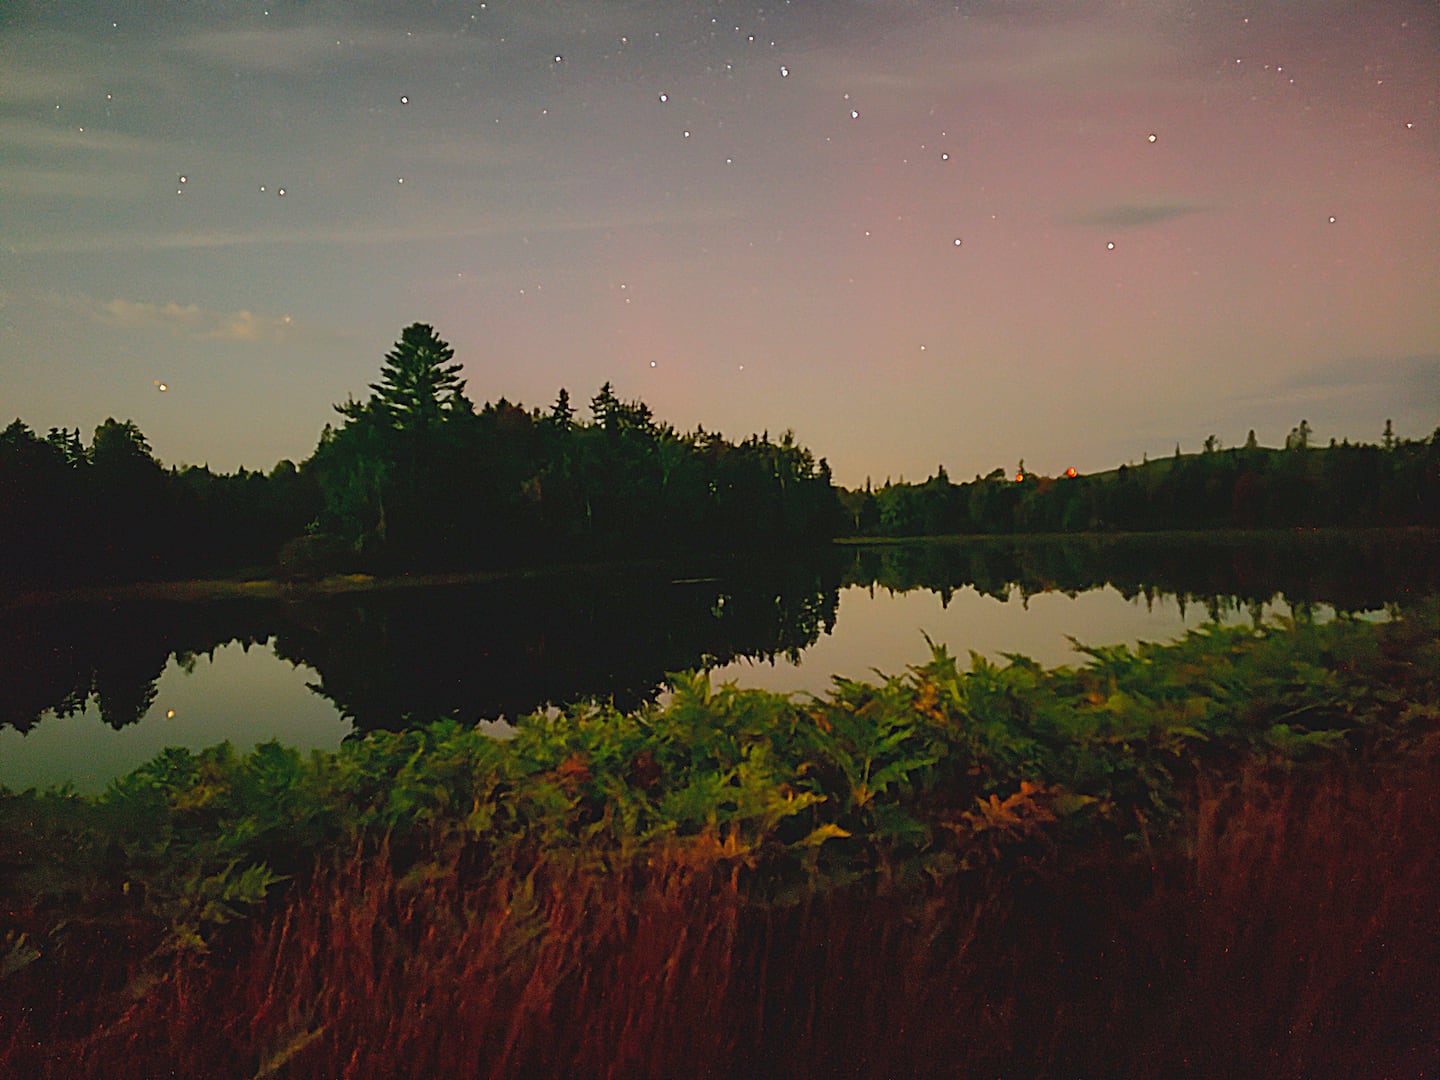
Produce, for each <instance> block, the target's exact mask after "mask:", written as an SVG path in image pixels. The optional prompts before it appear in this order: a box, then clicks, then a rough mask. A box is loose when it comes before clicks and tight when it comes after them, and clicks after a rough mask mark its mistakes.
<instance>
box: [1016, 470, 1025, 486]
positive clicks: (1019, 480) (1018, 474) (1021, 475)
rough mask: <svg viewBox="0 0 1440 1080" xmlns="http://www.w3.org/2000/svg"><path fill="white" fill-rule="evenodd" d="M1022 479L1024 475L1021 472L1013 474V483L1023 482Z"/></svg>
mask: <svg viewBox="0 0 1440 1080" xmlns="http://www.w3.org/2000/svg"><path fill="white" fill-rule="evenodd" d="M1024 479H1025V474H1024V473H1023V472H1017V473H1016V474H1015V483H1017V484H1018V483H1020V482H1021V481H1023V480H1024Z"/></svg>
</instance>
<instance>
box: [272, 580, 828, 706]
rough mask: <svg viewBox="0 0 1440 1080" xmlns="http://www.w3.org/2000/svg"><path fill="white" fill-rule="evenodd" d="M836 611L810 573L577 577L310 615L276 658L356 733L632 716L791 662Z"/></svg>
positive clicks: (375, 598) (435, 593)
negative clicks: (707, 678)
mask: <svg viewBox="0 0 1440 1080" xmlns="http://www.w3.org/2000/svg"><path fill="white" fill-rule="evenodd" d="M838 600H839V583H838V575H837V574H836V573H835V572H834V571H827V570H826V569H825V568H824V567H822V566H821V565H819V564H814V563H811V564H805V563H787V564H775V563H763V564H752V565H748V566H746V567H744V568H743V569H737V568H734V567H731V568H728V569H721V570H719V571H712V572H709V573H705V574H701V575H698V576H687V577H684V578H676V577H674V576H673V575H671V574H655V573H635V572H625V571H608V572H594V571H591V572H587V573H578V572H577V573H574V574H564V575H546V576H544V577H542V578H538V579H534V580H525V581H508V582H500V583H492V584H488V585H484V586H471V587H463V588H457V587H444V588H426V589H405V590H397V591H394V592H387V593H368V594H363V595H359V594H357V595H352V596H350V597H345V598H340V599H337V600H336V601H334V602H331V603H326V604H323V605H315V606H309V607H306V608H305V609H303V612H302V613H301V614H302V615H303V619H297V620H295V621H294V622H292V624H291V625H289V626H287V628H286V629H285V630H284V631H283V632H281V633H280V634H279V635H278V637H277V640H276V652H277V653H278V654H279V655H280V656H282V657H284V658H286V659H290V660H293V661H295V662H297V663H305V664H309V665H310V666H312V667H314V668H315V669H316V670H317V671H319V672H320V679H319V681H318V682H317V683H316V684H314V689H316V690H317V691H318V692H319V693H321V694H323V695H325V696H326V697H327V698H329V699H331V700H332V701H333V702H334V703H335V704H336V706H337V707H338V708H339V709H340V711H341V712H342V713H343V714H344V715H345V716H346V717H348V718H350V719H352V720H354V721H355V724H356V726H357V728H360V729H362V730H363V729H369V728H376V727H397V726H403V725H405V724H408V723H412V722H416V721H420V720H425V719H433V718H435V717H440V716H449V717H454V718H456V719H460V720H475V719H478V718H480V717H496V716H508V717H512V718H513V717H515V716H517V715H520V714H522V713H526V712H529V711H531V710H533V709H535V708H537V707H538V706H541V705H543V704H545V703H549V702H553V703H561V702H568V701H574V700H578V699H581V698H587V697H600V698H613V699H614V700H615V702H616V704H618V705H621V706H622V707H632V706H634V705H637V704H639V703H640V702H641V701H643V700H645V699H647V698H649V697H651V696H653V695H654V694H655V693H656V692H657V691H658V690H659V688H660V686H661V684H662V683H663V681H664V678H665V674H666V673H667V672H670V671H680V670H684V669H688V668H694V667H699V666H702V665H707V664H723V663H727V662H729V661H730V660H733V659H737V658H740V657H749V658H752V659H773V658H776V657H788V658H790V659H798V658H799V655H800V653H801V652H802V651H803V650H804V649H806V648H808V647H809V646H810V645H812V644H813V643H814V642H815V641H816V640H817V639H818V638H819V636H820V635H821V634H822V633H828V632H829V631H830V629H831V627H832V626H833V625H834V622H835V612H836V608H837V605H838Z"/></svg>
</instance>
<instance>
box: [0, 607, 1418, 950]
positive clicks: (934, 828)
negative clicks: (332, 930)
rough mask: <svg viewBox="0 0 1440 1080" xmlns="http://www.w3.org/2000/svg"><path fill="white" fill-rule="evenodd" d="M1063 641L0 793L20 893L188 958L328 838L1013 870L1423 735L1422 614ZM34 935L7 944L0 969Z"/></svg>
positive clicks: (420, 853) (826, 868) (228, 755)
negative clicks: (777, 687) (118, 902)
mask: <svg viewBox="0 0 1440 1080" xmlns="http://www.w3.org/2000/svg"><path fill="white" fill-rule="evenodd" d="M1081 652H1082V654H1083V655H1084V656H1085V657H1087V659H1088V662H1087V663H1086V664H1084V665H1083V666H1081V667H1077V668H1068V667H1065V668H1058V669H1054V670H1048V671H1047V670H1044V669H1042V668H1040V667H1039V666H1038V665H1036V664H1035V663H1033V662H1031V661H1029V660H1026V659H1025V658H1023V657H1011V658H1009V659H1008V660H1007V662H1005V663H1001V664H997V663H992V662H990V661H988V660H986V659H984V658H982V657H979V656H975V655H972V656H971V658H970V662H969V665H968V667H962V666H961V665H960V664H958V663H957V662H956V659H955V658H954V657H953V656H952V655H950V653H949V652H948V650H946V649H945V648H944V647H943V646H937V645H933V644H932V646H931V656H930V659H929V660H928V661H927V662H925V663H924V664H921V665H918V666H916V667H913V668H911V669H910V670H909V671H908V672H907V673H906V674H905V675H903V676H898V677H889V678H882V679H880V680H878V681H874V682H859V681H852V680H845V679H838V680H836V682H835V685H834V687H833V689H832V690H831V691H830V693H829V694H828V695H826V696H825V697H823V698H795V697H791V696H786V695H778V694H773V693H767V692H764V691H756V690H740V689H737V688H736V687H734V686H732V685H728V684H727V685H723V686H719V687H716V686H713V685H712V684H711V682H710V680H709V678H708V676H707V675H705V674H704V673H690V674H676V675H674V676H672V677H671V690H670V693H669V697H668V700H666V701H664V702H663V703H658V704H653V705H650V706H646V707H644V708H641V709H638V710H635V711H631V712H622V711H620V710H617V709H615V708H614V707H613V706H611V705H608V704H605V703H599V702H589V703H582V704H578V705H574V706H572V707H570V708H568V709H564V710H550V711H547V712H542V713H537V714H534V715H532V716H529V717H526V718H524V719H522V720H521V721H520V722H519V723H518V731H517V732H516V734H515V735H514V737H513V738H510V739H507V740H499V739H495V738H491V737H489V736H487V735H485V734H484V733H482V732H481V731H480V730H478V729H476V728H472V727H470V726H467V725H464V724H460V723H458V722H456V721H453V720H447V721H441V722H437V723H433V724H430V725H427V726H424V727H420V728H417V729H414V730H410V731H405V732H399V733H388V732H374V733H370V734H367V735H365V736H363V737H360V738H355V739H352V740H350V741H348V742H347V743H346V744H345V745H344V746H343V747H342V748H341V750H340V751H338V752H337V753H333V754H331V753H319V752H316V753H313V754H312V755H310V756H309V757H305V756H302V755H300V754H299V753H297V752H296V751H294V750H291V749H287V748H285V747H282V746H280V745H278V744H276V743H266V744H262V745H260V746H258V747H256V749H255V750H254V751H252V752H251V753H249V754H244V755H240V754H236V753H235V752H234V751H233V750H232V748H231V747H230V746H229V745H228V744H222V745H220V746H218V747H213V748H211V749H208V750H205V751H202V752H200V753H191V752H188V751H185V750H179V749H171V750H167V751H165V752H164V753H162V754H161V755H159V756H157V757H156V758H155V759H154V760H153V761H151V762H149V763H148V764H146V765H145V766H143V767H142V768H140V769H138V770H136V771H135V772H134V773H132V774H130V775H129V776H126V777H124V778H123V779H121V780H119V781H117V782H116V783H115V784H114V785H113V786H112V787H111V788H110V789H109V790H108V791H106V792H105V793H104V794H103V795H101V796H99V797H97V798H95V799H82V798H79V797H77V796H74V795H73V794H69V793H66V792H56V793H51V794H44V795H41V794H34V793H32V794H30V795H26V796H13V795H9V796H0V798H3V799H4V800H5V804H6V805H5V806H4V807H3V808H4V810H5V811H6V814H5V820H7V821H10V822H12V823H16V824H12V826H11V828H12V829H16V828H18V829H20V830H21V833H22V835H23V836H24V839H25V842H24V843H20V842H18V841H17V842H16V846H17V848H23V849H25V850H28V851H30V852H31V853H32V859H31V864H30V865H29V868H28V869H27V870H26V871H24V873H23V874H22V876H21V878H18V879H16V880H23V881H25V882H26V888H27V889H28V890H29V891H31V892H32V894H33V895H36V896H40V897H43V896H46V895H49V896H52V897H59V896H72V897H73V896H76V895H79V896H82V897H84V896H88V897H91V898H93V899H94V900H95V901H97V902H99V901H101V900H103V899H104V898H105V897H107V896H113V895H116V894H117V892H118V894H121V895H124V896H127V897H129V898H130V900H131V902H134V903H139V904H141V905H142V906H143V908H144V909H145V910H147V911H149V912H150V913H151V917H152V918H154V919H155V920H157V922H158V923H160V924H162V925H163V926H164V927H165V928H166V936H167V940H168V941H169V943H170V947H173V948H186V949H195V948H203V947H204V945H205V942H206V941H207V940H208V936H209V935H210V934H211V933H212V932H213V930H214V928H216V927H219V926H221V925H223V924H224V923H225V922H227V921H229V920H231V919H233V918H234V917H235V916H236V915H237V914H240V913H243V912H245V911H248V910H253V909H254V908H255V907H256V906H257V905H259V904H261V903H262V902H263V901H264V899H265V897H266V896H267V895H268V894H269V893H270V892H271V891H272V890H274V889H275V888H276V887H277V886H279V885H280V884H281V883H282V882H283V881H285V880H286V879H287V878H289V877H293V876H295V875H297V874H303V873H305V872H307V870H308V868H309V867H311V866H313V865H314V862H315V860H316V859H317V858H321V857H322V856H323V855H324V853H325V852H327V851H328V852H344V851H350V850H354V849H355V848H356V847H357V846H359V847H360V848H362V849H366V850H376V851H379V850H382V849H383V850H385V851H388V852H389V854H388V856H387V857H388V858H391V859H393V860H395V861H396V862H397V863H398V864H399V865H400V866H401V867H402V868H409V869H412V870H413V871H414V872H415V873H417V874H420V875H421V876H422V877H423V876H424V875H427V874H434V873H443V872H448V871H444V870H443V867H444V866H446V865H450V864H452V863H453V862H454V860H456V859H464V860H465V861H466V864H467V865H471V866H474V867H477V868H479V869H477V870H476V871H475V872H478V873H481V874H482V875H483V874H484V873H485V871H484V869H483V868H484V867H492V868H494V871H495V872H497V873H498V872H501V871H505V870H506V868H514V867H517V866H524V865H526V863H527V862H528V861H530V860H533V859H534V858H535V857H537V855H538V854H539V853H541V852H543V853H545V857H546V858H549V859H554V858H559V857H562V856H564V857H567V858H570V859H572V860H578V861H579V862H580V863H581V864H585V865H590V866H593V867H595V868H597V869H605V868H618V867H623V866H626V865H631V864H633V863H634V862H635V861H636V860H641V861H643V860H644V859H646V858H648V857H650V856H651V854H653V853H654V852H655V851H657V850H659V849H660V848H663V847H666V846H674V845H682V846H684V845H691V846H693V845H696V844H700V845H702V847H703V848H704V850H706V851H708V852H709V854H708V855H707V856H706V858H711V859H716V860H720V861H729V862H733V863H735V864H736V865H737V866H744V867H748V868H750V870H751V871H753V872H755V873H756V874H757V875H759V876H757V877H756V879H755V880H756V881H757V882H768V883H769V884H768V885H764V886H759V885H757V887H760V888H762V891H763V890H764V889H773V890H774V895H777V896H779V895H796V894H795V893H794V892H793V889H792V888H791V885H793V884H794V883H797V882H809V884H808V885H807V886H806V887H807V888H814V887H823V885H824V884H825V883H827V882H828V883H831V884H835V883H840V882H845V881H853V880H855V879H856V878H857V877H860V876H865V875H872V874H876V873H880V874H882V875H887V876H888V875H891V874H895V873H901V874H904V873H910V872H911V871H910V870H906V869H905V868H906V867H911V868H912V869H914V868H924V867H930V868H932V869H934V870H935V871H936V872H940V871H941V869H942V868H945V867H949V868H951V869H957V868H958V869H966V868H971V869H974V868H980V867H993V866H996V865H1007V866H1009V865H1024V864H1029V863H1030V862H1032V861H1034V860H1036V859H1042V860H1043V859H1045V858H1049V857H1051V854H1052V853H1053V852H1054V851H1056V850H1058V845H1060V843H1061V841H1065V842H1066V843H1070V844H1074V843H1079V842H1082V841H1083V842H1092V843H1093V842H1096V841H1099V840H1103V839H1104V838H1106V837H1109V838H1110V839H1112V840H1114V841H1117V842H1135V843H1150V842H1158V841H1159V840H1160V839H1162V838H1163V837H1164V836H1165V835H1166V834H1167V833H1168V831H1169V830H1171V829H1172V828H1174V827H1175V826H1176V825H1178V824H1180V823H1182V822H1183V821H1184V820H1185V816H1186V814H1187V813H1189V810H1188V809H1187V808H1188V807H1190V805H1191V802H1192V799H1193V790H1194V785H1195V783H1196V782H1197V779H1198V778H1199V777H1201V776H1202V775H1212V776H1224V775H1226V774H1227V773H1228V772H1231V771H1233V769H1234V767H1235V764H1236V763H1237V762H1240V761H1261V762H1271V763H1275V764H1278V765H1283V766H1284V767H1287V768H1301V767H1305V766H1306V764H1307V763H1309V762H1313V761H1326V760H1332V759H1334V758H1335V757H1336V756H1337V755H1347V756H1348V755H1356V754H1360V755H1372V756H1376V757H1377V759H1378V758H1379V757H1385V756H1389V757H1394V756H1397V755H1409V754H1413V753H1415V752H1417V751H1420V750H1423V748H1424V747H1425V746H1431V747H1433V746H1434V745H1435V743H1436V740H1437V737H1440V609H1437V605H1435V604H1433V603H1432V604H1430V605H1429V606H1427V607H1425V608H1423V609H1421V610H1416V611H1412V612H1409V613H1407V614H1406V615H1405V616H1404V617H1402V618H1399V619H1397V620H1395V621H1393V622H1390V623H1385V624H1380V625H1375V624H1371V623H1366V622H1362V621H1358V620H1351V619H1345V618H1339V619H1335V620H1333V621H1331V622H1328V623H1323V624H1322V623H1293V622H1277V623H1276V624H1273V625H1268V626H1261V627H1220V626H1214V625H1211V626H1207V627H1205V628H1203V629H1202V630H1198V631H1194V632H1191V633H1189V634H1187V635H1186V637H1184V638H1183V639H1181V640H1179V641H1177V642H1175V643H1173V644H1169V645H1155V644H1141V645H1139V646H1137V647H1135V648H1133V649H1132V648H1129V647H1124V646H1112V647H1089V646H1084V647H1081ZM1087 838H1088V840H1087ZM1127 838H1128V841H1127ZM12 839H13V838H12ZM467 853H469V854H467ZM566 853H568V855H566ZM507 872H508V871H507ZM762 872H763V873H762ZM417 880H418V879H417ZM787 882H789V883H791V885H787V884H786V883H787ZM30 949H31V946H29V945H27V944H26V943H25V942H24V941H21V940H19V939H14V940H8V939H7V942H6V950H7V952H6V956H8V959H5V960H4V963H5V964H6V965H7V970H13V969H14V968H15V967H16V966H17V965H20V964H24V963H28V962H30V951H29V950H30Z"/></svg>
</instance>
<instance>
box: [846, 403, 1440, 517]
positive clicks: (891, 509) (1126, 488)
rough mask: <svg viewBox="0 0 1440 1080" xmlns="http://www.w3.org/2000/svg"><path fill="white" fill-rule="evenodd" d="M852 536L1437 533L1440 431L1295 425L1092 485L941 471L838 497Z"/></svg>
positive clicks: (1022, 473)
mask: <svg viewBox="0 0 1440 1080" xmlns="http://www.w3.org/2000/svg"><path fill="white" fill-rule="evenodd" d="M841 500H842V502H843V503H844V505H845V508H846V511H847V514H848V517H849V522H848V531H849V532H850V533H851V534H852V535H856V536H892V537H898V536H935V535H952V534H953V535H987V534H992V535H998V534H1011V533H1079V532H1132V531H1133V532H1148V531H1156V530H1182V529H1196V530H1204V529H1216V528H1239V529H1256V528H1261V529H1263V528H1294V527H1342V528H1343V527H1366V526H1375V525H1430V526H1436V525H1440V429H1436V431H1435V433H1434V434H1433V435H1432V436H1431V437H1430V438H1429V439H1401V438H1398V437H1396V435H1395V433H1394V430H1393V427H1392V425H1391V424H1390V422H1389V421H1386V424H1385V434H1384V436H1383V438H1382V440H1381V442H1380V443H1379V444H1366V443H1353V444H1352V443H1350V442H1349V441H1348V440H1346V441H1344V442H1340V443H1336V442H1334V441H1332V442H1331V444H1330V445H1329V446H1325V447H1316V446H1313V445H1312V444H1311V429H1310V425H1309V423H1308V422H1307V421H1304V420H1302V421H1300V423H1299V425H1297V427H1295V428H1293V429H1292V430H1291V432H1290V434H1289V436H1288V437H1287V439H1286V445H1285V448H1284V449H1272V448H1268V447H1262V446H1260V445H1259V444H1258V442H1257V441H1256V439H1255V433H1254V432H1253V431H1252V432H1251V433H1250V436H1249V438H1248V439H1247V440H1246V442H1245V445H1244V446H1242V447H1238V448H1235V449H1224V448H1222V447H1221V446H1220V445H1219V442H1218V440H1217V439H1216V438H1215V437H1214V436H1211V437H1210V438H1208V439H1206V441H1205V445H1204V449H1203V450H1202V451H1201V452H1200V453H1196V454H1182V453H1180V449H1179V447H1178V446H1177V447H1176V450H1175V455H1174V456H1173V457H1170V458H1159V459H1156V460H1154V461H1148V460H1147V461H1145V462H1143V463H1142V464H1140V465H1138V466H1130V465H1121V466H1120V467H1119V468H1118V469H1114V470H1110V471H1108V472H1103V473H1094V474H1090V475H1077V474H1074V473H1073V471H1067V474H1066V475H1062V476H1059V477H1049V476H1040V475H1038V474H1036V473H1034V472H1031V471H1029V470H1027V469H1026V468H1025V463H1024V462H1023V461H1021V462H1020V464H1019V466H1018V468H1017V469H1016V470H1015V471H1014V472H1013V473H1007V472H1006V471H1005V470H1003V469H996V470H994V471H993V472H991V473H990V474H989V475H987V476H983V477H982V476H976V477H975V479H974V480H972V481H967V482H964V483H959V484H956V483H952V482H951V480H950V478H949V476H947V475H946V472H945V468H944V466H941V467H940V468H939V469H937V470H936V472H935V474H934V475H933V476H931V477H929V478H928V479H926V480H925V481H924V482H923V483H918V484H917V483H910V484H907V483H904V482H903V481H902V482H900V483H894V484H892V483H889V482H888V481H887V482H886V483H885V484H884V485H883V486H882V487H880V488H877V489H872V488H871V487H870V485H869V484H868V483H867V485H866V487H865V488H863V489H858V490H855V491H845V492H842V494H841Z"/></svg>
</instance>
